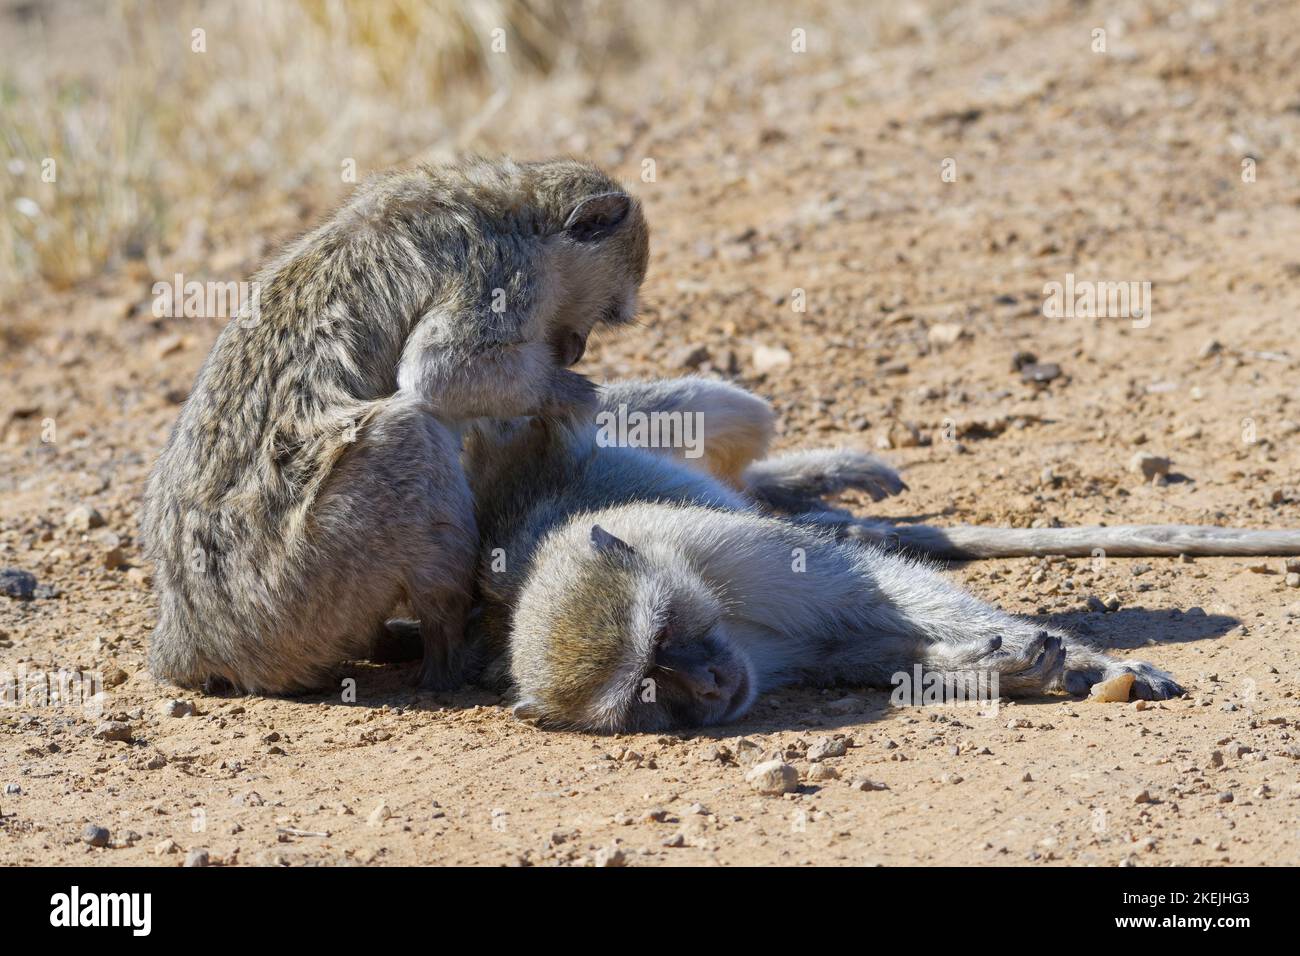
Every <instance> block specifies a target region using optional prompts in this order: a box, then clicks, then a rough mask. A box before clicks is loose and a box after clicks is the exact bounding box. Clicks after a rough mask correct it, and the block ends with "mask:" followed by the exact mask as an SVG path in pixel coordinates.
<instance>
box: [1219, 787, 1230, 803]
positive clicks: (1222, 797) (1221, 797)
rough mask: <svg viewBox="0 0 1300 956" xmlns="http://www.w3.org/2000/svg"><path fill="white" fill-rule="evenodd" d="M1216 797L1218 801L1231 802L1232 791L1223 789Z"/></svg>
mask: <svg viewBox="0 0 1300 956" xmlns="http://www.w3.org/2000/svg"><path fill="white" fill-rule="evenodd" d="M1217 799H1218V801H1219V802H1220V803H1232V800H1233V796H1232V791H1231V790H1224V791H1223V792H1222V793H1220V794H1219V796H1218V797H1217Z"/></svg>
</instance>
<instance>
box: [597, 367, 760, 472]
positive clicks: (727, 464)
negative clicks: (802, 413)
mask: <svg viewBox="0 0 1300 956" xmlns="http://www.w3.org/2000/svg"><path fill="white" fill-rule="evenodd" d="M599 401H600V406H599V410H598V412H597V415H598V417H597V419H596V423H597V425H598V426H600V425H601V424H602V422H610V423H616V422H617V421H618V416H619V415H620V414H630V413H634V412H635V413H638V414H640V415H646V416H656V415H657V416H667V417H661V418H659V419H658V420H659V421H660V422H663V423H665V424H666V425H668V426H670V427H671V428H672V429H675V430H676V431H675V432H674V434H676V435H678V436H679V437H680V441H677V442H675V443H673V444H670V445H669V446H666V447H651V448H649V449H648V450H650V451H655V452H658V453H660V454H664V455H668V456H669V457H672V458H675V459H677V460H678V461H680V462H681V463H682V464H684V465H687V466H689V467H691V468H695V469H696V470H699V471H703V472H705V473H707V474H710V475H712V476H713V477H715V478H718V479H720V480H722V481H725V482H727V483H729V484H730V485H732V486H733V487H735V488H744V487H745V482H744V480H743V479H742V477H741V475H742V472H744V470H745V468H746V467H747V466H748V465H750V463H751V462H754V461H756V460H757V459H759V458H761V457H763V455H765V454H766V453H767V448H768V445H769V444H770V443H771V441H772V435H773V434H774V432H775V422H776V413H775V412H773V411H772V406H771V405H769V404H768V403H767V402H766V401H764V400H763V399H761V398H759V397H758V396H757V395H754V394H752V393H750V392H747V391H745V390H744V389H742V388H737V387H736V386H734V385H730V384H728V383H726V382H718V381H714V380H712V379H707V378H695V377H690V376H688V377H685V378H668V379H654V380H651V381H632V382H610V383H608V384H606V385H603V386H602V387H601V390H600V395H599ZM606 416H608V417H606ZM650 420H651V423H652V424H653V422H654V420H655V419H654V418H653V417H651V419H650Z"/></svg>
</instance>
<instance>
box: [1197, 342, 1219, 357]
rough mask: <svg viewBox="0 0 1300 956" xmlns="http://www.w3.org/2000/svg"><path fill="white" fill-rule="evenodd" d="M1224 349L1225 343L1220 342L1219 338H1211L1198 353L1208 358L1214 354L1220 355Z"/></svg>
mask: <svg viewBox="0 0 1300 956" xmlns="http://www.w3.org/2000/svg"><path fill="white" fill-rule="evenodd" d="M1222 351H1223V343H1222V342H1220V341H1219V340H1218V339H1210V340H1209V341H1208V342H1206V343H1205V344H1204V345H1202V346H1201V350H1200V351H1199V352H1198V353H1197V355H1198V356H1199V357H1201V358H1203V359H1207V358H1209V357H1210V356H1212V355H1218V354H1219V353H1220V352H1222Z"/></svg>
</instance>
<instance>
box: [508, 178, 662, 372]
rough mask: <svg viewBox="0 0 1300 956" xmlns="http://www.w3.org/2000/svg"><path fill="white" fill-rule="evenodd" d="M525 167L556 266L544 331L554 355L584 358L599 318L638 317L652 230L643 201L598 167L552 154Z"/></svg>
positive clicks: (562, 360) (621, 320)
mask: <svg viewBox="0 0 1300 956" xmlns="http://www.w3.org/2000/svg"><path fill="white" fill-rule="evenodd" d="M525 169H527V171H528V173H529V174H530V177H531V183H532V193H533V196H534V201H535V202H536V203H537V205H538V207H539V208H540V210H541V212H542V216H543V219H544V221H545V223H546V226H545V228H546V231H547V233H548V235H547V240H546V241H547V243H548V245H549V247H550V250H551V252H552V255H553V257H554V258H553V261H554V262H555V264H556V266H557V270H558V273H559V274H558V277H557V278H558V282H557V286H558V293H559V301H558V302H557V303H556V308H555V312H554V317H553V320H552V323H551V327H550V329H549V330H548V333H547V334H548V338H549V341H550V344H551V349H552V351H553V352H554V353H555V357H556V361H557V362H558V363H559V364H560V365H563V366H565V367H568V366H571V365H574V364H575V363H576V362H577V361H578V360H579V359H580V358H582V355H583V353H584V352H585V351H586V347H587V337H588V336H589V335H590V334H591V331H592V329H593V328H595V327H596V326H597V325H601V324H605V325H622V324H625V323H627V322H630V321H632V319H633V318H635V317H636V313H637V294H638V292H639V290H640V288H641V283H642V281H643V280H644V279H645V274H646V266H647V263H648V262H649V258H650V233H649V230H648V228H647V226H646V221H645V217H644V215H643V214H642V212H641V203H640V202H638V201H637V200H636V199H635V198H634V197H633V196H631V195H629V194H628V193H627V191H626V190H624V189H623V187H622V186H620V185H619V184H618V183H617V182H615V181H614V180H612V179H610V178H609V177H608V176H606V175H605V174H604V173H603V172H601V171H600V170H599V169H597V168H596V167H595V166H591V165H588V164H586V163H580V162H576V161H574V160H553V161H550V162H543V163H533V164H529V165H528V166H526V167H525Z"/></svg>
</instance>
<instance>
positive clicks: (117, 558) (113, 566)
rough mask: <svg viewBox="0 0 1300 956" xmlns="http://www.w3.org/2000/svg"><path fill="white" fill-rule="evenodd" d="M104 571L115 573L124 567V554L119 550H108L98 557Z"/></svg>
mask: <svg viewBox="0 0 1300 956" xmlns="http://www.w3.org/2000/svg"><path fill="white" fill-rule="evenodd" d="M100 561H101V562H102V563H103V565H104V570H105V571H116V570H117V569H118V568H123V567H126V552H125V551H123V550H122V549H121V548H109V549H108V550H107V551H105V552H104V553H103V554H102V555H101V556H100Z"/></svg>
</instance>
